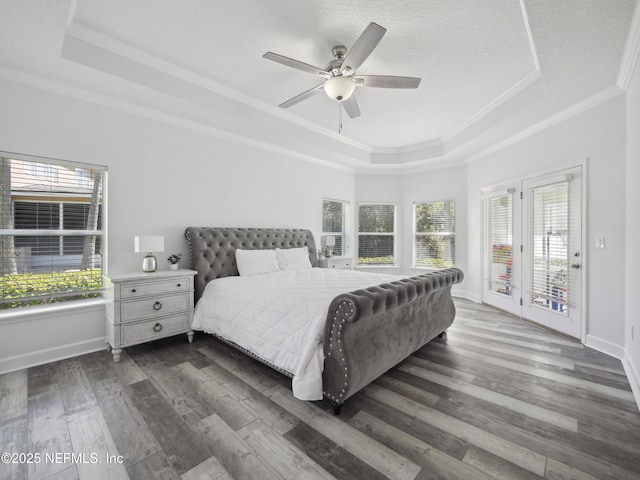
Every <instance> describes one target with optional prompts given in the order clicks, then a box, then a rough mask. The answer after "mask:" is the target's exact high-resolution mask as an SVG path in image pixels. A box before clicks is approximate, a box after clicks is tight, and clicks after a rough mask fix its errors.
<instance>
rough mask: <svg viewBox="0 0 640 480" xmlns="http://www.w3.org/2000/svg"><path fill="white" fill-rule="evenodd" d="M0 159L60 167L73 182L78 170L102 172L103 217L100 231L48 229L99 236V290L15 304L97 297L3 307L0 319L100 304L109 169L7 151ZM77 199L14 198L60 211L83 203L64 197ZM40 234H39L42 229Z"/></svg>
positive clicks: (57, 195)
mask: <svg viewBox="0 0 640 480" xmlns="http://www.w3.org/2000/svg"><path fill="white" fill-rule="evenodd" d="M0 157H2V158H6V159H9V160H18V161H20V162H25V163H30V164H47V165H50V166H52V167H55V168H56V169H57V170H58V171H59V170H60V169H61V168H66V169H68V170H69V171H70V172H71V174H72V176H71V177H70V179H75V172H76V171H77V169H83V170H94V171H101V172H102V191H101V210H102V211H101V217H102V225H101V227H102V228H100V229H96V230H73V229H67V230H47V234H53V235H54V236H55V235H62V236H67V235H68V234H71V235H73V236H77V235H81V234H83V233H88V234H94V235H97V236H100V237H101V249H100V256H101V259H100V270H101V272H100V276H101V282H100V283H101V284H100V287H99V288H98V289H93V290H86V291H85V290H79V291H77V292H69V293H60V294H55V295H46V294H43V295H34V296H32V297H24V298H20V299H18V298H16V299H15V301H16V302H26V303H28V302H30V301H32V300H34V301H37V300H38V299H41V298H64V297H69V296H84V295H96V294H97V296H96V297H93V298H77V299H72V300H69V301H62V302H55V303H47V304H33V305H20V306H19V307H14V308H2V309H0V316H2V317H7V316H12V315H15V314H16V313H17V312H21V313H22V312H24V313H25V314H27V312H30V311H34V310H40V311H43V310H47V309H50V310H53V309H65V308H77V307H81V306H82V305H90V304H96V303H101V302H103V299H102V295H101V292H102V291H103V290H104V280H102V277H104V275H105V274H106V273H107V266H108V256H107V252H108V245H107V240H108V232H107V224H108V221H107V211H108V208H107V205H108V190H109V189H108V176H109V175H108V172H109V169H108V167H107V166H105V165H100V164H97V163H96V164H90V163H83V162H75V161H70V160H61V159H58V158H54V157H41V156H34V155H27V154H21V153H15V152H6V151H0ZM23 169H24V165H23ZM25 173H27V174H29V173H28V172H25ZM34 177H36V178H42V177H38V176H34ZM50 181H51V183H58V182H59V181H60V180H59V178H58V180H57V181H53V180H51V179H50ZM13 193H14V192H13V188H12V197H13ZM47 195H49V196H51V197H52V199H51V201H47V200H46V197H47ZM77 196H78V195H77V194H70V193H65V192H59V193H55V194H51V193H46V192H44V193H42V197H43V198H42V199H30V198H25V196H23V195H16V197H17V198H15V201H18V202H20V201H22V202H31V203H35V202H41V203H57V204H58V205H59V208H60V209H62V208H63V207H62V205H63V204H65V203H82V202H75V201H73V200H70V201H69V202H65V201H64V198H65V197H74V198H75V197H77ZM54 197H55V198H54ZM13 208H14V204H13V199H12V202H11V210H12V215H13ZM30 231H32V229H16V228H15V225H14V226H13V228H11V229H6V230H3V232H4V233H5V234H7V235H9V236H12V235H13V234H14V233H15V234H16V235H18V234H19V235H21V236H22V235H25V234H28V233H29V232H30ZM33 231H34V232H36V233H37V232H38V229H35V230H33ZM39 232H40V233H42V231H41V230H40V231H39ZM70 232H72V233H70ZM0 300H2V303H5V302H4V298H2V297H0ZM9 303H10V301H9ZM76 306H77V307H76Z"/></svg>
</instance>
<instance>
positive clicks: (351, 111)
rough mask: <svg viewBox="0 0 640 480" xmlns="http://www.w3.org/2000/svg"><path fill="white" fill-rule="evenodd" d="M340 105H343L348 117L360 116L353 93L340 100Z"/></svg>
mask: <svg viewBox="0 0 640 480" xmlns="http://www.w3.org/2000/svg"><path fill="white" fill-rule="evenodd" d="M342 106H343V107H344V110H345V112H347V115H349V118H357V117H359V116H360V107H358V102H356V96H355V95H351V96H350V97H349V98H347V99H346V100H345V101H344V102H342Z"/></svg>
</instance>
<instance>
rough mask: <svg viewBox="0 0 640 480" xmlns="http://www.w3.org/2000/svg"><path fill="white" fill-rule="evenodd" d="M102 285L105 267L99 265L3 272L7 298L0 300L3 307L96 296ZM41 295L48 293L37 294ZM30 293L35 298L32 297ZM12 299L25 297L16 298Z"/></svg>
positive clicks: (0, 279) (0, 288)
mask: <svg viewBox="0 0 640 480" xmlns="http://www.w3.org/2000/svg"><path fill="white" fill-rule="evenodd" d="M101 288H102V271H101V270H100V269H99V268H96V269H87V270H80V271H71V272H53V273H18V274H9V275H3V276H1V277H0V292H2V297H3V298H4V299H5V302H3V303H0V310H4V309H8V308H16V307H21V306H27V305H46V304H52V303H59V302H64V301H68V300H78V299H82V298H95V297H99V296H100V293H99V292H97V290H100V289H101ZM82 291H85V292H86V293H82ZM67 293H73V295H71V296H68V297H67V296H64V295H65V294H67ZM40 295H46V296H45V297H42V298H36V297H38V296H40ZM25 297H26V298H25ZM28 297H34V298H33V299H28ZM12 299H21V300H16V301H12Z"/></svg>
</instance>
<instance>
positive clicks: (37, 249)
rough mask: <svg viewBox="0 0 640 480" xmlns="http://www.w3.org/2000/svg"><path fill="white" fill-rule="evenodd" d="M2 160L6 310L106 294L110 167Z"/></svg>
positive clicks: (0, 268)
mask: <svg viewBox="0 0 640 480" xmlns="http://www.w3.org/2000/svg"><path fill="white" fill-rule="evenodd" d="M29 158H32V157H29ZM0 162H1V169H2V175H1V178H0V195H1V197H0V202H1V203H0V206H1V211H0V254H1V257H0V259H1V260H0V309H7V308H15V307H22V306H26V305H34V304H48V303H57V302H61V301H67V300H73V299H80V298H89V297H95V296H99V294H100V290H101V287H102V267H103V262H102V254H101V253H102V241H103V239H104V238H105V231H104V225H105V221H104V218H103V215H104V209H103V191H104V182H105V179H106V169H104V167H93V168H92V167H91V166H88V165H87V166H85V165H83V166H82V168H78V166H77V165H73V166H70V165H65V164H62V163H61V162H55V161H50V160H45V159H38V161H33V160H25V159H21V158H6V157H0Z"/></svg>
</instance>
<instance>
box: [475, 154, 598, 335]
mask: <svg viewBox="0 0 640 480" xmlns="http://www.w3.org/2000/svg"><path fill="white" fill-rule="evenodd" d="M588 165H589V158H588V157H587V158H583V159H582V160H580V161H577V162H571V163H567V164H563V165H557V166H555V167H552V168H547V169H544V170H540V171H536V172H532V173H528V174H526V175H522V176H519V177H516V178H512V179H510V180H507V181H502V182H500V183H495V184H492V185H488V186H486V187H482V188H481V189H480V199H481V202H482V235H481V236H480V239H479V241H480V251H481V252H482V261H481V265H482V267H481V269H482V270H481V272H482V275H480V278H481V282H482V284H481V289H480V300H481V303H485V301H486V299H487V292H486V287H485V283H486V282H485V278H486V277H487V274H488V272H487V271H486V260H485V258H486V255H487V252H486V239H487V236H488V232H487V221H486V219H485V209H484V198H485V197H486V196H487V195H490V194H491V193H494V192H499V191H501V190H507V189H509V188H515V189H516V191H517V192H519V194H523V190H522V187H523V184H524V182H526V181H531V180H534V179H536V178H539V177H544V176H550V175H553V174H555V173H557V174H560V173H561V172H563V171H565V170H568V169H571V168H577V167H581V169H582V171H581V186H580V187H581V189H582V198H581V213H580V215H581V218H580V223H581V225H580V229H581V232H580V234H581V236H582V249H581V257H582V260H581V265H582V266H581V268H580V275H581V288H580V309H581V312H580V313H581V322H580V323H581V325H580V337H579V340H580V342H581V343H583V344H585V343H586V338H587V326H588V324H589V311H588V309H587V290H588V270H589V259H590V249H589V238H588V236H587V234H588V231H589V230H588V217H589V216H588V210H587V209H588V204H589V202H588V197H589V191H588V189H587V186H588V183H589V182H588V180H589V168H588ZM518 205H519V207H518V208H515V207H514V209H513V210H514V215H515V214H516V212H518V213H517V214H518V215H519V217H520V218H519V221H518V222H516V221H515V219H514V228H515V225H516V223H517V225H518V227H519V228H520V231H519V232H517V238H519V239H520V244H521V245H522V244H523V243H522V242H524V241H526V239H524V238H523V237H522V233H523V232H522V230H523V225H522V222H523V217H524V216H523V212H522V209H523V202H522V200H520V203H519V204H518ZM515 238H516V232H514V240H515ZM514 250H516V245H515V244H514ZM517 250H519V248H518V249H517ZM515 254H517V255H522V253H521V252H515ZM519 263H520V264H522V258H520V260H519ZM519 274H520V275H522V269H520V272H519ZM521 284H522V282H520V285H521ZM518 292H519V293H520V296H521V298H522V296H523V293H522V289H518ZM507 313H510V314H512V315H515V316H518V317H519V318H522V319H523V320H525V321H528V320H526V319H524V318H523V317H522V309H520V314H519V315H516V314H515V313H513V312H507ZM541 328H547V327H544V326H541ZM558 333H559V334H561V335H563V334H562V332H558Z"/></svg>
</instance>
